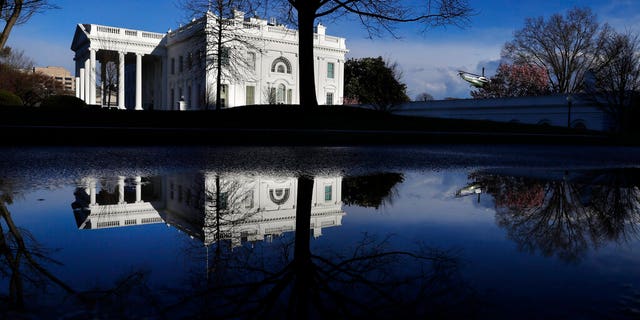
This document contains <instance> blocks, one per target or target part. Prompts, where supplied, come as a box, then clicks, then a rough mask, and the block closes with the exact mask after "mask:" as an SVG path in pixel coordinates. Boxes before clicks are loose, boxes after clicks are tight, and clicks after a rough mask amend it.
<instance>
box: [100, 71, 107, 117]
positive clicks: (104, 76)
mask: <svg viewBox="0 0 640 320" xmlns="http://www.w3.org/2000/svg"><path fill="white" fill-rule="evenodd" d="M107 63H108V60H107V61H105V59H103V60H102V61H100V92H101V94H100V104H101V105H102V106H103V107H104V106H106V103H107V87H105V82H106V81H107ZM107 107H108V106H107Z"/></svg>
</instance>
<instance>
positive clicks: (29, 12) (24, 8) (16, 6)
mask: <svg viewBox="0 0 640 320" xmlns="http://www.w3.org/2000/svg"><path fill="white" fill-rule="evenodd" d="M54 8H57V7H56V6H54V5H52V4H50V3H49V1H48V0H0V18H2V20H4V27H3V28H2V33H0V50H2V49H3V48H4V46H5V44H6V43H7V40H8V39H9V34H10V33H11V29H13V27H14V26H16V25H20V24H23V23H25V22H27V21H29V19H30V18H31V16H33V15H34V14H35V13H38V12H42V11H45V10H48V9H54Z"/></svg>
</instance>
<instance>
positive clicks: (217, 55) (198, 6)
mask: <svg viewBox="0 0 640 320" xmlns="http://www.w3.org/2000/svg"><path fill="white" fill-rule="evenodd" d="M179 6H180V7H181V8H182V9H184V10H185V11H186V12H188V13H190V14H192V15H194V16H195V15H198V16H200V15H204V18H202V19H203V20H202V21H201V22H200V23H204V25H203V27H202V29H201V30H200V31H199V32H196V33H195V34H194V38H193V40H195V41H194V46H195V47H196V50H194V51H195V52H199V54H203V55H204V57H202V58H204V61H205V64H206V66H205V72H206V71H214V72H215V73H216V89H215V94H216V99H215V101H216V110H220V109H221V108H222V106H223V103H222V92H223V81H225V80H227V81H233V80H238V79H246V78H247V77H249V78H250V77H251V76H253V70H254V68H255V65H254V64H255V59H256V56H255V55H256V52H258V51H259V50H258V48H257V47H256V45H255V44H254V41H252V37H251V36H250V31H249V30H251V26H250V25H249V28H248V29H247V26H245V23H244V12H248V11H250V10H251V8H252V1H249V0H209V1H204V0H201V1H189V0H181V3H180V5H179ZM242 10H244V11H242ZM209 20H211V21H212V22H209ZM194 22H195V21H194ZM201 40H204V41H201ZM203 43H205V46H206V47H205V48H203V47H202V44H203ZM208 95H209V93H207V96H208ZM205 100H208V97H207V99H205ZM207 106H208V105H207Z"/></svg>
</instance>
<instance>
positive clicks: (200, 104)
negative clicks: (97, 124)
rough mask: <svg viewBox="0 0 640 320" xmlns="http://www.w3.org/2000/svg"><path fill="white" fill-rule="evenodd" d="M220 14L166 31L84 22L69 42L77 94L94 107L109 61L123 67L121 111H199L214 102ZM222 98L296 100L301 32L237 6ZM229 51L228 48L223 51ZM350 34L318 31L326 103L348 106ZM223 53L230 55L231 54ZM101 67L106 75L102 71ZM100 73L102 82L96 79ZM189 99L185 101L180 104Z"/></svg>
mask: <svg viewBox="0 0 640 320" xmlns="http://www.w3.org/2000/svg"><path fill="white" fill-rule="evenodd" d="M215 25H216V16H215V15H213V14H212V13H207V14H205V15H204V16H203V17H201V18H200V19H194V20H193V21H192V22H190V23H189V24H187V25H185V26H181V27H180V28H178V29H177V30H175V31H171V30H169V31H168V32H167V33H154V32H147V31H140V30H130V29H124V28H118V27H108V26H101V25H95V24H78V25H77V27H76V31H75V35H74V38H73V42H72V45H71V50H73V51H74V52H75V58H74V60H75V61H76V70H75V71H76V83H77V84H78V85H77V86H76V96H77V97H79V98H81V99H83V100H84V101H85V102H87V103H88V104H96V102H97V101H98V100H99V99H97V97H96V92H98V91H99V90H97V89H96V88H97V84H98V83H100V84H104V83H107V81H106V79H105V75H106V74H107V72H106V69H107V66H108V64H109V63H113V64H115V65H116V66H117V68H116V69H117V83H116V84H117V85H116V86H115V87H117V89H118V95H117V96H118V99H117V100H118V107H119V108H121V109H125V108H129V109H136V110H142V109H164V110H170V109H177V108H181V109H184V110H200V109H206V108H208V107H211V105H213V104H215V90H216V79H217V77H216V70H215V68H214V66H215V59H212V56H214V55H213V54H212V52H216V48H215V47H216V46H215V45H214V44H215V42H214V41H212V40H211V36H212V34H211V33H210V32H209V31H210V30H212V28H214V26H215ZM224 30H225V32H224V34H226V35H225V37H226V38H225V40H230V39H231V40H235V41H223V42H224V43H225V48H224V50H228V51H226V52H227V53H228V56H232V57H233V59H230V58H226V59H225V58H223V62H224V65H225V67H223V68H222V70H224V72H223V76H222V77H221V79H222V80H221V84H222V93H221V95H222V99H223V102H224V106H225V107H235V106H241V105H250V104H267V103H286V104H290V103H291V104H297V103H299V101H300V97H299V91H300V90H299V82H300V81H299V79H300V74H299V70H298V32H297V31H296V30H294V29H290V28H288V27H287V26H284V25H280V24H277V23H276V22H275V21H274V20H273V19H272V20H271V21H267V20H263V19H259V18H245V15H244V13H242V12H240V11H236V12H235V13H234V17H233V18H232V19H228V20H226V21H225V27H224ZM223 52H225V51H223ZM347 52H348V50H347V48H346V42H345V39H344V38H338V37H333V36H329V35H327V34H326V27H324V26H322V25H318V26H317V27H316V33H315V34H314V56H315V83H316V95H317V99H318V102H319V103H320V104H342V100H343V95H344V63H345V55H346V53H347ZM225 56H227V54H226V53H225ZM98 68H100V72H98ZM99 76H100V77H102V78H101V79H100V81H98V77H99ZM181 101H182V102H183V103H180V102H181Z"/></svg>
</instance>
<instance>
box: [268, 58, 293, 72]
mask: <svg viewBox="0 0 640 320" xmlns="http://www.w3.org/2000/svg"><path fill="white" fill-rule="evenodd" d="M271 72H278V73H288V74H291V62H289V60H287V58H285V57H279V58H277V59H275V60H273V63H272V64H271Z"/></svg>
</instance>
